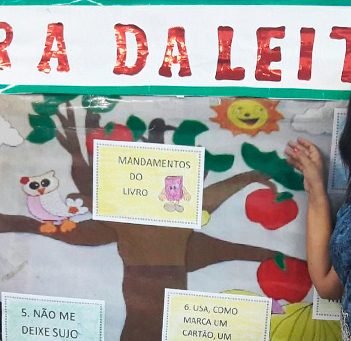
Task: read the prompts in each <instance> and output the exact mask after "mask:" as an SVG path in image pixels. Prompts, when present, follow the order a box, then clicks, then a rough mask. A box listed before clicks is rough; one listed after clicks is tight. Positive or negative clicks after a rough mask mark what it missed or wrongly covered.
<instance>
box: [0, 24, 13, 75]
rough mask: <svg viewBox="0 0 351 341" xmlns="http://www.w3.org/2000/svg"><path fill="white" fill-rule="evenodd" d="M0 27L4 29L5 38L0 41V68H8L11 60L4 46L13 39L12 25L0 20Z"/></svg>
mask: <svg viewBox="0 0 351 341" xmlns="http://www.w3.org/2000/svg"><path fill="white" fill-rule="evenodd" d="M0 29H1V30H5V39H4V41H3V42H1V43H0V70H3V69H4V68H10V67H11V62H10V58H9V55H8V53H7V51H6V48H7V47H8V46H9V45H10V44H11V42H12V39H13V30H12V27H11V26H10V25H9V24H8V23H6V22H0Z"/></svg>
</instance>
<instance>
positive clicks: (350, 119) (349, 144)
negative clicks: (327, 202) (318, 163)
mask: <svg viewBox="0 0 351 341" xmlns="http://www.w3.org/2000/svg"><path fill="white" fill-rule="evenodd" d="M339 151H340V156H341V160H342V162H343V164H344V166H345V168H346V170H347V171H348V186H347V187H348V193H350V180H351V97H350V100H349V105H348V108H347V115H346V122H345V126H344V129H343V131H342V133H341V136H340V140H339Z"/></svg>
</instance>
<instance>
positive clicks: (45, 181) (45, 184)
mask: <svg viewBox="0 0 351 341" xmlns="http://www.w3.org/2000/svg"><path fill="white" fill-rule="evenodd" d="M40 184H41V185H42V186H43V187H48V186H49V185H50V180H48V179H43V180H41V183H40Z"/></svg>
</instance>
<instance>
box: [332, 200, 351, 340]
mask: <svg viewBox="0 0 351 341" xmlns="http://www.w3.org/2000/svg"><path fill="white" fill-rule="evenodd" d="M330 255H331V260H332V264H333V266H334V269H335V271H336V273H337V274H338V275H339V277H340V279H341V281H342V283H343V284H344V294H343V297H342V299H341V308H342V310H341V328H342V339H343V341H351V272H350V270H351V203H350V202H347V203H345V204H343V206H341V208H340V209H339V211H338V214H337V218H336V225H335V229H334V231H333V234H332V237H331V240H330Z"/></svg>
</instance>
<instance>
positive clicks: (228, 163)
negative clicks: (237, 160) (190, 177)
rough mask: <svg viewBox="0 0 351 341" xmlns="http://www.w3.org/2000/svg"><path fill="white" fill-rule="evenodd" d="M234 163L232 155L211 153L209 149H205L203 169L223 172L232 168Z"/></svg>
mask: <svg viewBox="0 0 351 341" xmlns="http://www.w3.org/2000/svg"><path fill="white" fill-rule="evenodd" d="M233 163H234V155H230V154H220V155H213V154H211V153H210V152H209V151H207V150H206V151H205V170H206V171H214V172H225V171H227V170H228V169H230V168H232V166H233Z"/></svg>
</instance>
